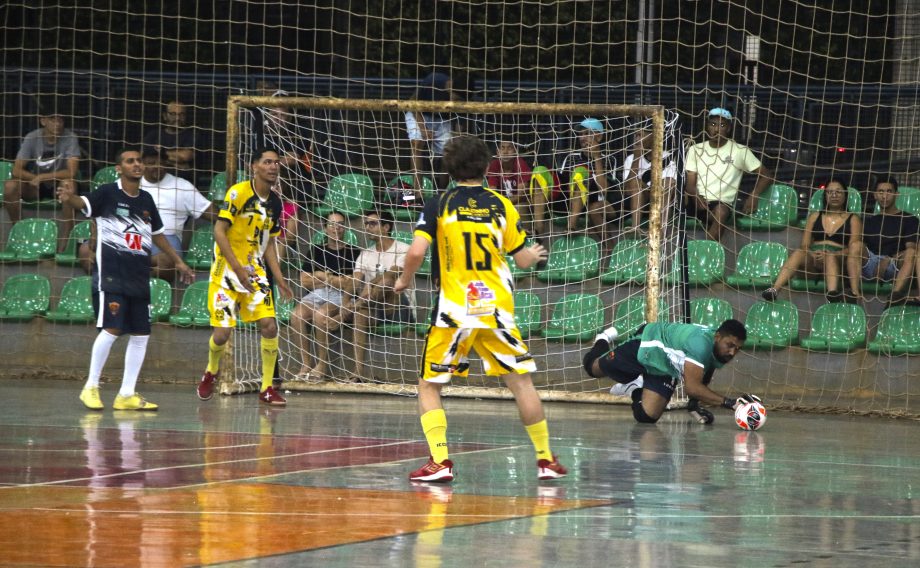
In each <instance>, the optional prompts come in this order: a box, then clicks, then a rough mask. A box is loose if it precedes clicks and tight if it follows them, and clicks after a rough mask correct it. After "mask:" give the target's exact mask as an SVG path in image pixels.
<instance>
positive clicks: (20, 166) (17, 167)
mask: <svg viewBox="0 0 920 568" xmlns="http://www.w3.org/2000/svg"><path fill="white" fill-rule="evenodd" d="M28 163H29V160H24V159H20V158H16V160H15V161H14V162H13V171H12V172H11V174H12V176H13V179H19V180H22V181H25V182H29V183H32V181H33V180H34V179H35V178H36V177H37V176H38V174H33V173H32V172H30V171H29V170H27V169H26V164H28Z"/></svg>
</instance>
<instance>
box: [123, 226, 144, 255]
mask: <svg viewBox="0 0 920 568" xmlns="http://www.w3.org/2000/svg"><path fill="white" fill-rule="evenodd" d="M143 242H144V241H143V237H141V233H140V231H138V230H137V227H135V226H134V223H128V225H127V226H126V227H125V244H127V245H128V249H129V250H136V251H138V250H142V249H143V248H144V246H143Z"/></svg>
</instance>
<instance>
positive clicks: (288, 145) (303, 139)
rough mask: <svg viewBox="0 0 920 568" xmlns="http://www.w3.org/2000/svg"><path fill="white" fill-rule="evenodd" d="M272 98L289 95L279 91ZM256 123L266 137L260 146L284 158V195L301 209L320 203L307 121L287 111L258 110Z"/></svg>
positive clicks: (280, 179) (282, 171)
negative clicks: (257, 122) (259, 125)
mask: <svg viewBox="0 0 920 568" xmlns="http://www.w3.org/2000/svg"><path fill="white" fill-rule="evenodd" d="M270 95H271V96H272V97H285V96H287V95H288V93H287V91H282V90H276V91H274V92H273V93H270ZM254 115H255V119H256V121H261V123H262V127H261V129H258V132H261V133H262V136H261V141H259V142H258V143H257V146H258V145H265V146H268V147H270V148H275V149H277V150H278V155H279V156H280V157H281V163H280V164H281V171H280V175H279V182H280V183H281V185H282V188H281V190H282V194H283V195H287V196H288V197H289V198H290V199H292V200H293V201H294V202H295V203H296V204H298V205H308V204H311V203H316V202H318V201H319V200H320V198H321V197H322V196H321V195H320V193H319V191H318V190H317V187H316V180H315V179H314V172H313V163H314V158H315V152H314V146H315V144H314V141H313V140H312V136H311V134H313V132H312V129H308V128H307V127H306V124H307V123H308V122H309V121H308V120H307V117H304V116H301V115H300V114H299V113H298V112H297V111H296V110H294V109H291V108H287V107H262V108H257V109H254Z"/></svg>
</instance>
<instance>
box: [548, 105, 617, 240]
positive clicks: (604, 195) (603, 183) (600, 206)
mask: <svg viewBox="0 0 920 568" xmlns="http://www.w3.org/2000/svg"><path fill="white" fill-rule="evenodd" d="M575 130H576V132H577V134H578V148H576V149H575V150H574V151H573V152H571V153H570V154H569V155H568V156H566V157H565V159H564V160H563V161H562V165H561V166H560V167H559V171H560V176H561V177H562V179H563V182H565V181H568V182H569V184H570V194H569V218H568V230H569V231H570V232H571V231H575V230H576V229H577V227H578V221H579V220H580V218H581V216H582V213H583V212H584V211H585V210H587V213H588V222H587V227H588V232H589V233H591V234H592V236H594V237H595V238H596V239H598V240H599V242H604V240H605V239H604V237H605V234H606V225H607V221H608V220H612V219H614V218H615V213H614V211H613V208H612V207H611V205H610V203H609V202H608V197H609V195H608V194H609V193H610V190H611V189H612V188H611V183H610V176H611V174H613V175H616V159H614V157H613V156H611V155H609V154H606V153H605V149H604V125H603V124H602V123H601V121H600V120H598V119H596V118H586V119H584V120H582V121H581V122H580V123H579V124H577V125H576V126H575Z"/></svg>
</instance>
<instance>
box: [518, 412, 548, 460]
mask: <svg viewBox="0 0 920 568" xmlns="http://www.w3.org/2000/svg"><path fill="white" fill-rule="evenodd" d="M524 428H525V429H526V430H527V435H528V436H530V441H531V442H533V448H534V450H536V451H537V460H549V461H553V452H551V451H550V449H549V427H548V426H547V425H546V420H541V421H539V422H537V423H536V424H531V425H530V426H524Z"/></svg>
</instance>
